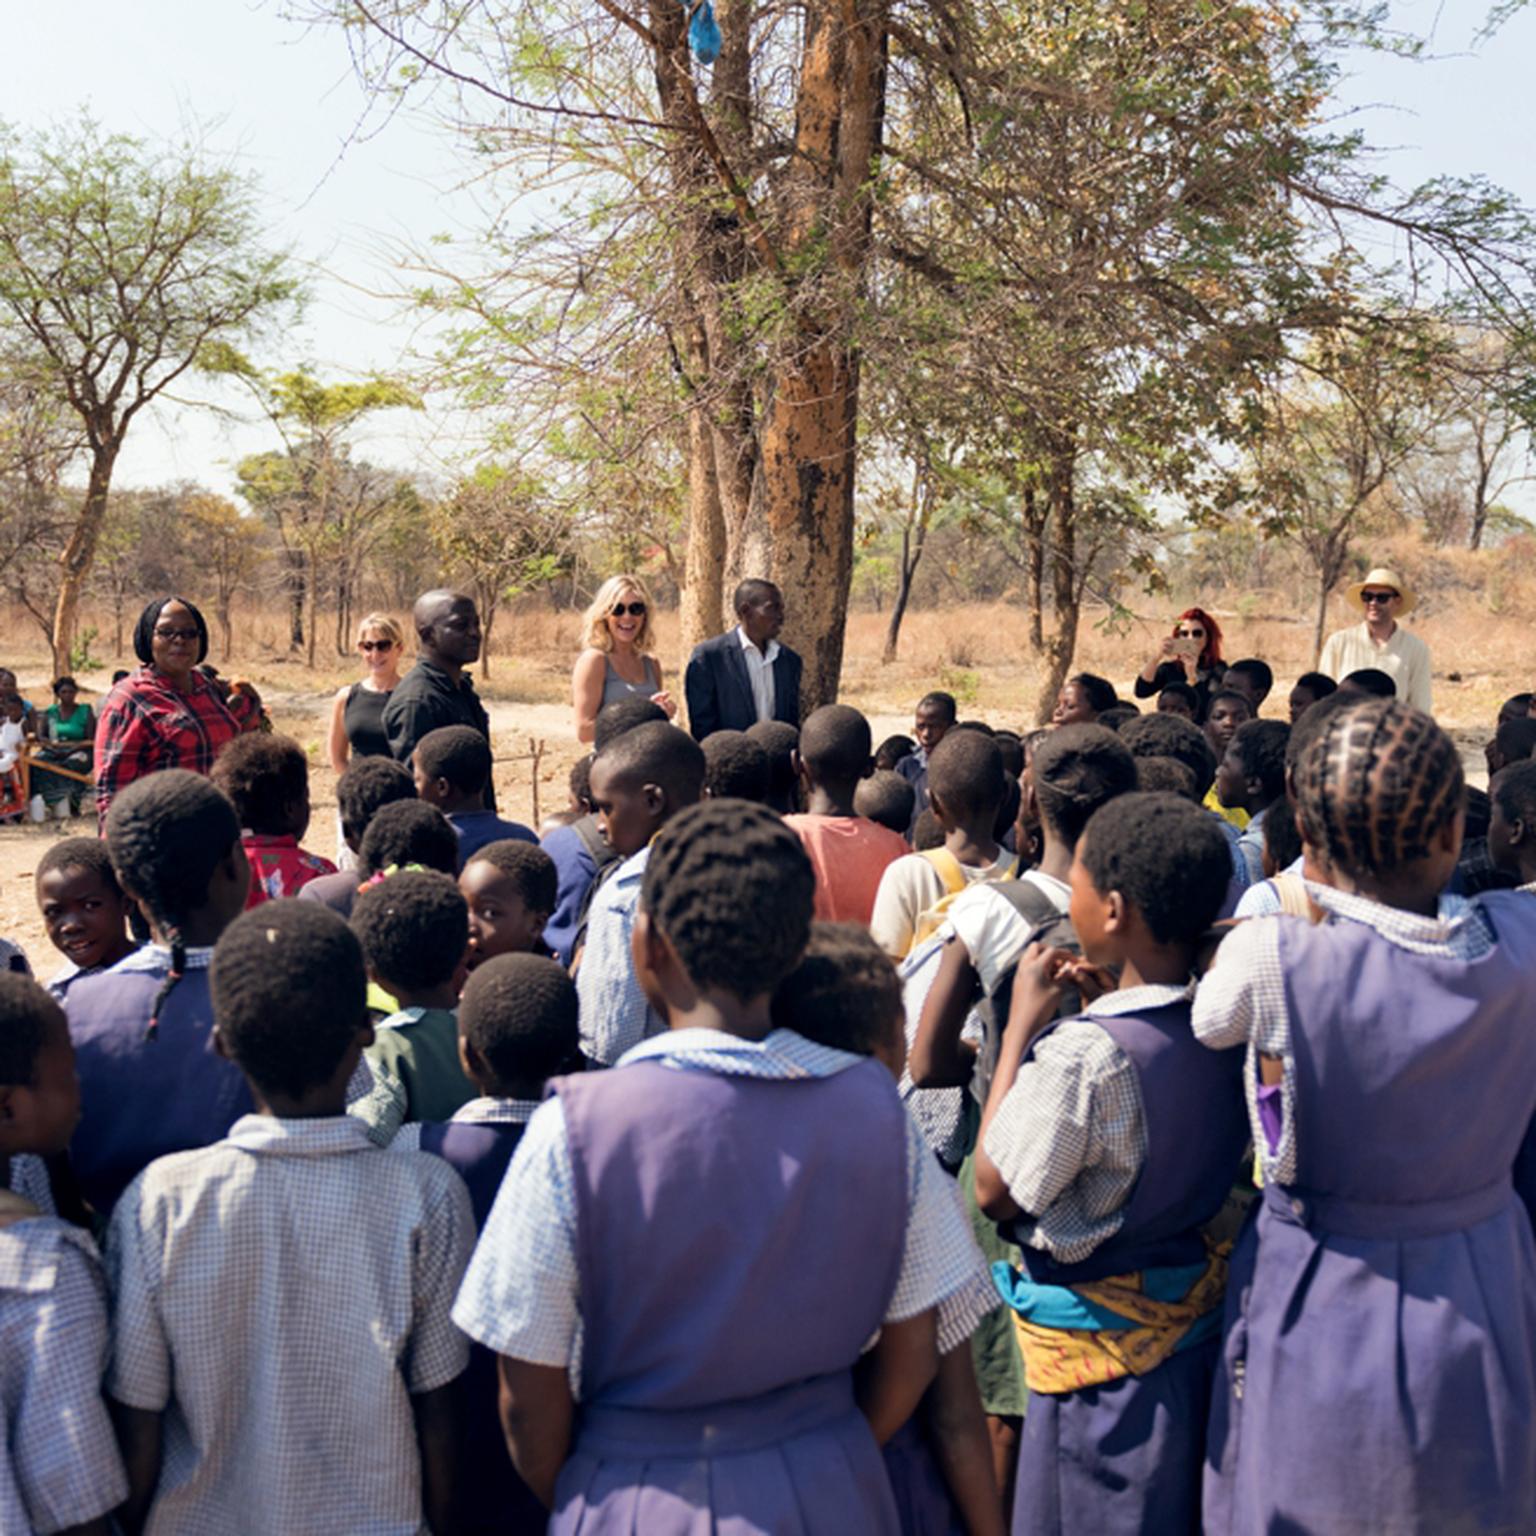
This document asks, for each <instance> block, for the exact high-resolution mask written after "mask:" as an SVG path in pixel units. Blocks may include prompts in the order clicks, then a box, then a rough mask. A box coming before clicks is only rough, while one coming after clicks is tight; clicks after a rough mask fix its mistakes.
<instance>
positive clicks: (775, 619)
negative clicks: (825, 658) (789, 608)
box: [683, 577, 800, 741]
mask: <svg viewBox="0 0 1536 1536" xmlns="http://www.w3.org/2000/svg"><path fill="white" fill-rule="evenodd" d="M731 606H732V607H733V608H734V609H735V610H736V617H737V619H738V620H739V621H740V622H739V623H738V624H737V626H736V628H735V629H732V630H728V631H727V632H726V633H725V634H723V635H717V636H716V637H715V638H714V639H713V640H706V641H704V643H703V644H702V645H697V646H695V647H694V651H693V655H692V656H690V657H689V658H688V670H687V672H686V673H685V674H684V677H683V691H684V693H685V694H686V695H687V698H688V729H689V730H690V731H692V732H693V737H694V740H695V741H703V739H704V738H705V737H706V736H709V735H712V734H713V733H714V732H715V731H744V730H746V729H747V728H748V727H749V726H753V725H756V724H757V723H758V721H759V720H782V721H784V722H785V724H787V725H793V726H796V727H798V726H799V724H800V658H799V657H798V656H797V655H796V654H795V653H794V652H793V651H792V650H790V649H789V647H788V646H786V645H780V644H779V641H778V633H779V631H780V630H781V629H782V628H783V627H784V598H783V595H782V594H781V593H780V591H779V589H778V588H777V587H776V586H774V584H773V583H772V582H771V581H763V580H761V579H760V578H757V577H753V578H750V579H748V580H747V581H744V582H742V584H741V585H740V586H739V587H737V588H736V595H735V598H734V599H733V601H732V605H731Z"/></svg>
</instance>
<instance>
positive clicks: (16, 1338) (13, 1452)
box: [0, 1216, 128, 1536]
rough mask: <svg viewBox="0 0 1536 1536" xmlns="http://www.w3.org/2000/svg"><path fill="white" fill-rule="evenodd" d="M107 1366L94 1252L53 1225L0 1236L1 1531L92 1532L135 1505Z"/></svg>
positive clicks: (84, 1240)
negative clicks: (107, 1397) (104, 1387)
mask: <svg viewBox="0 0 1536 1536" xmlns="http://www.w3.org/2000/svg"><path fill="white" fill-rule="evenodd" d="M106 1364H107V1287H106V1282H105V1280H104V1278H103V1276H102V1273H101V1262H100V1260H99V1259H98V1258H97V1256H96V1245H95V1243H93V1242H92V1241H91V1240H90V1238H89V1237H87V1236H86V1234H85V1233H84V1232H81V1231H80V1230H78V1229H77V1228H75V1227H72V1226H70V1225H69V1224H68V1223H67V1222H63V1221H60V1220H59V1219H58V1218H57V1217H53V1216H34V1217H29V1218H27V1219H26V1220H23V1221H17V1222H13V1223H12V1224H11V1225H10V1226H9V1227H7V1228H6V1229H5V1230H4V1231H0V1424H3V1426H4V1438H3V1440H0V1531H4V1532H7V1533H10V1532H12V1531H14V1532H17V1533H18V1536H20V1533H22V1532H26V1531H61V1530H65V1529H68V1528H69V1527H71V1526H76V1525H84V1524H85V1523H86V1522H87V1521H90V1520H96V1519H99V1518H100V1517H101V1516H103V1515H105V1514H106V1513H107V1512H108V1511H109V1510H111V1509H114V1508H115V1507H116V1506H117V1505H118V1504H120V1503H121V1502H122V1501H123V1500H124V1499H125V1498H126V1497H127V1496H128V1479H127V1477H126V1476H124V1474H123V1464H122V1461H121V1460H120V1459H119V1457H118V1453H117V1441H116V1439H115V1438H114V1437H113V1434H112V1423H111V1420H110V1419H109V1418H108V1417H107V1405H106V1403H105V1401H104V1400H103V1398H102V1395H101V1378H102V1372H103V1371H104V1370H105V1369H106Z"/></svg>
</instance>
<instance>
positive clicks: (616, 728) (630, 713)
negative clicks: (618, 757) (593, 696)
mask: <svg viewBox="0 0 1536 1536" xmlns="http://www.w3.org/2000/svg"><path fill="white" fill-rule="evenodd" d="M657 723H660V724H662V725H665V724H666V723H667V712H666V710H664V709H663V708H662V707H661V705H660V704H658V703H657V702H656V701H655V700H654V699H648V698H647V697H646V696H645V695H644V694H643V693H629V694H625V696H624V697H623V698H622V699H615V700H614V701H613V703H612V704H605V705H603V707H602V708H601V709H600V710H598V712H597V719H596V720H594V721H593V722H592V751H593V753H594V754H596V753H598V752H601V751H602V750H603V748H604V747H606V746H607V745H608V743H609V742H611V741H616V740H617V739H618V738H619V737H620V736H622V735H623V734H624V733H625V731H632V730H634V728H635V727H636V726H637V725H655V724H657Z"/></svg>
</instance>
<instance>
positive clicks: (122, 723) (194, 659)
mask: <svg viewBox="0 0 1536 1536" xmlns="http://www.w3.org/2000/svg"><path fill="white" fill-rule="evenodd" d="M133 651H134V655H136V656H137V657H138V658H139V660H140V661H141V662H142V663H143V665H142V666H140V667H139V669H138V670H137V671H136V672H130V673H129V674H128V676H127V677H125V678H124V679H123V680H122V682H120V683H118V684H117V685H116V686H115V687H114V688H113V689H112V691H111V693H109V694H108V695H107V696H106V698H105V699H104V700H103V701H102V705H101V714H100V715H99V717H98V718H97V722H96V814H97V816H98V818H99V819H100V821H101V823H102V824H103V825H105V823H106V819H107V808H108V807H109V806H110V805H111V804H112V801H113V799H114V797H116V796H117V795H119V794H121V793H122V791H123V790H124V789H126V788H127V787H128V785H130V784H132V783H133V782H134V780H136V779H142V778H143V777H144V776H145V775H146V774H150V773H157V772H159V770H160V769H162V768H185V769H187V770H189V771H190V772H192V773H207V772H208V770H209V769H210V768H212V767H213V760H214V758H216V757H217V756H218V755H219V752H220V751H221V750H222V749H223V748H224V747H225V746H226V745H228V743H230V742H231V741H233V740H234V739H235V737H236V736H238V735H239V734H240V724H239V722H238V721H237V720H236V719H235V717H234V716H233V715H232V714H231V713H230V712H229V707H228V705H226V704H225V702H224V696H223V694H222V693H221V692H220V691H219V689H218V688H217V687H216V686H215V684H214V683H213V681H212V679H210V678H208V677H205V676H204V675H203V674H202V673H201V672H200V671H198V663H199V662H201V661H202V660H203V659H204V658H205V657H206V656H207V654H208V625H207V623H206V621H205V620H204V618H203V616H202V614H200V613H199V612H198V611H197V609H196V608H195V607H194V606H193V605H192V604H191V603H189V602H188V601H187V600H186V598H184V597H158V598H156V599H155V600H154V602H152V603H151V604H150V605H149V606H148V607H147V608H146V609H145V610H144V612H143V613H141V614H140V615H139V622H138V624H137V625H135V626H134V631H133Z"/></svg>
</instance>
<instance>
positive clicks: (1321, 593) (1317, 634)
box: [1312, 571, 1333, 667]
mask: <svg viewBox="0 0 1536 1536" xmlns="http://www.w3.org/2000/svg"><path fill="white" fill-rule="evenodd" d="M1332 593H1333V582H1332V581H1331V580H1330V579H1329V577H1328V574H1327V572H1326V571H1322V572H1319V574H1318V579H1317V615H1316V618H1315V620H1314V622H1313V625H1312V665H1313V666H1314V667H1315V666H1316V665H1317V664H1318V662H1319V660H1321V658H1322V654H1323V630H1324V629H1325V628H1326V627H1327V624H1328V599H1329V597H1330V596H1331V595H1332Z"/></svg>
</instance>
